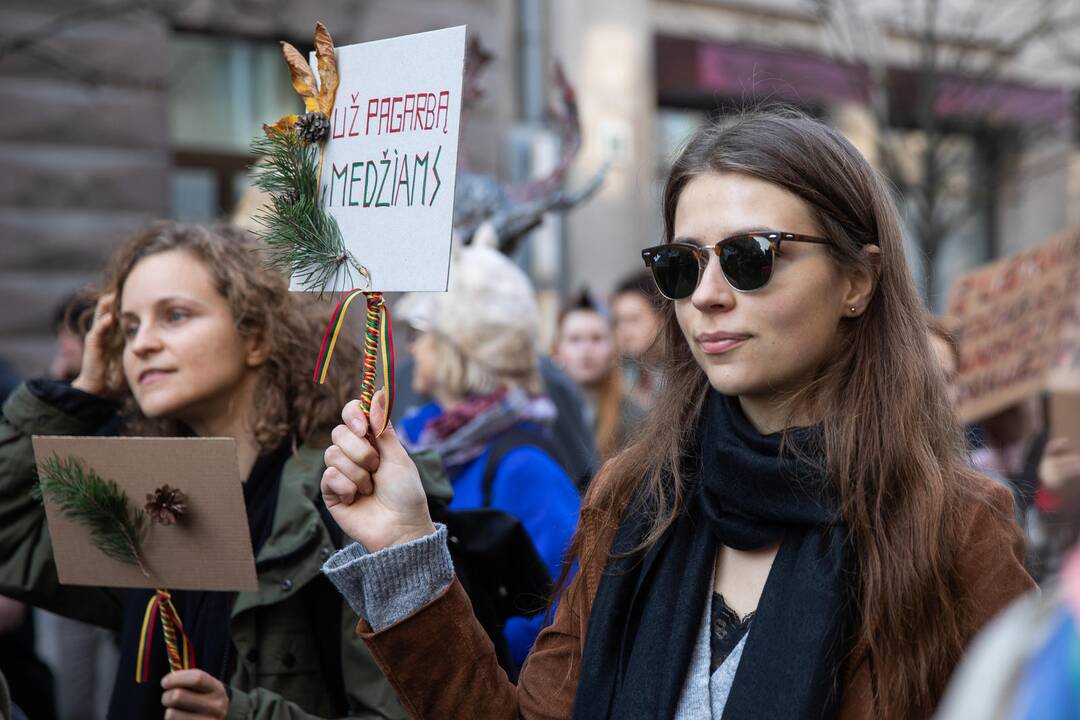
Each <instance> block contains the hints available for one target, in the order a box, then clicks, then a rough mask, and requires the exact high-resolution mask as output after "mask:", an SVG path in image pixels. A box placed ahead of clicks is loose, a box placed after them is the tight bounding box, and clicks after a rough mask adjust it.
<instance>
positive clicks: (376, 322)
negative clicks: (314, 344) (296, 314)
mask: <svg viewBox="0 0 1080 720" xmlns="http://www.w3.org/2000/svg"><path fill="white" fill-rule="evenodd" d="M361 295H363V296H364V297H365V298H366V299H367V319H366V321H365V327H364V361H363V365H362V368H361V376H360V407H361V408H362V409H363V410H364V413H365V414H370V413H371V399H372V397H374V395H375V374H376V369H377V364H378V359H379V357H380V356H381V358H382V369H383V387H384V388H385V389H386V417H385V419H384V420H383V426H382V427H381V428H379V429H378V431H377V432H376V433H375V434H376V435H379V434H381V433H382V431H383V430H385V429H386V423H388V422H389V421H390V413H391V411H393V409H394V330H393V326H392V325H391V322H390V310H389V308H387V307H386V303H385V302H384V301H383V296H382V293H377V292H375V293H365V292H364V291H363V290H350V291H349V292H348V293H346V294H345V297H343V298H341V301H340V302H339V303H338V304H337V307H336V308H335V309H334V314H333V315H331V316H330V324H329V325H327V326H326V334H325V335H324V336H323V342H322V348H321V349H320V350H319V359H318V362H317V363H316V365H315V377H314V380H315V382H317V383H319V384H320V385H322V384H323V383H324V382H326V375H327V372H328V371H329V369H330V357H331V356H332V355H333V354H334V347H335V346H336V345H337V341H338V336H339V335H340V334H341V328H342V326H343V325H344V324H345V313H346V312H348V310H349V306H350V305H351V304H352V302H353V300H355V299H356V298H358V297H360V296H361Z"/></svg>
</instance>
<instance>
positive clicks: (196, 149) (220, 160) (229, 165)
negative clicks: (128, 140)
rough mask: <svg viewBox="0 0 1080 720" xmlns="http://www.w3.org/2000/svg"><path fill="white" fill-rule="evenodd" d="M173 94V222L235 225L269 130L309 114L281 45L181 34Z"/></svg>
mask: <svg viewBox="0 0 1080 720" xmlns="http://www.w3.org/2000/svg"><path fill="white" fill-rule="evenodd" d="M168 89H169V135H170V145H171V149H172V157H173V172H172V211H173V216H174V217H176V218H177V219H179V220H185V221H190V222H208V221H213V220H218V219H221V218H227V217H229V216H230V215H231V213H232V212H233V211H234V210H235V209H236V207H237V204H238V203H239V201H240V198H241V197H242V196H243V194H244V193H245V192H247V191H248V187H249V182H248V167H249V166H250V165H251V162H252V160H253V158H252V156H251V154H250V153H249V150H248V148H249V145H250V143H251V141H252V139H253V138H254V137H255V136H256V135H257V134H258V133H261V132H262V125H263V123H272V122H274V121H276V120H277V119H278V118H279V117H281V116H282V115H285V114H287V113H294V112H300V111H301V110H302V106H301V104H300V100H299V98H298V97H297V95H296V93H295V92H294V91H293V89H292V85H291V84H290V82H289V73H288V70H287V69H286V68H285V64H284V62H283V61H282V59H281V51H280V50H279V48H278V44H277V43H276V42H262V41H252V40H246V39H239V38H229V37H222V36H216V35H201V34H196V33H187V32H177V33H175V34H174V35H173V37H172V45H171V57H170V70H169V88H168Z"/></svg>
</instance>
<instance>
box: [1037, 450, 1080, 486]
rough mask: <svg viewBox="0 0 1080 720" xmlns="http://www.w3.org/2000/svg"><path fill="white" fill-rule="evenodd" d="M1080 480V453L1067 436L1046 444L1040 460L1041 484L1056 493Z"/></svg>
mask: <svg viewBox="0 0 1080 720" xmlns="http://www.w3.org/2000/svg"><path fill="white" fill-rule="evenodd" d="M1076 482H1080V453H1077V452H1076V450H1074V449H1073V447H1072V445H1071V444H1070V443H1069V440H1068V439H1067V438H1063V437H1056V438H1053V439H1051V440H1050V442H1048V443H1047V444H1046V452H1044V453H1043V457H1042V460H1041V461H1040V462H1039V484H1040V485H1042V486H1043V487H1045V488H1046V489H1047V490H1050V491H1052V492H1055V493H1060V492H1062V491H1064V490H1065V488H1067V487H1068V486H1069V485H1071V484H1073V483H1076Z"/></svg>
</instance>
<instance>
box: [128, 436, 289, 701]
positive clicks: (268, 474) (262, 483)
mask: <svg viewBox="0 0 1080 720" xmlns="http://www.w3.org/2000/svg"><path fill="white" fill-rule="evenodd" d="M291 455H292V438H291V437H286V438H285V440H284V441H283V442H282V443H281V445H279V446H278V448H277V449H276V450H274V451H273V452H271V453H268V454H266V455H260V456H259V458H258V459H257V460H256V461H255V464H254V465H253V466H252V468H251V474H250V475H248V479H247V482H245V483H244V507H245V508H246V509H247V516H248V530H249V531H250V533H251V548H252V551H253V552H254V553H255V554H256V555H257V554H258V552H259V549H260V548H261V547H262V546H263V543H265V542H266V541H267V539H268V538H269V537H270V531H271V530H272V529H273V526H274V512H275V510H276V509H277V498H278V491H279V489H280V488H281V472H282V470H283V469H284V467H285V462H286V461H287V460H288V459H289V457H290V456H291ZM153 594H154V591H153V590H128V591H127V593H125V597H124V619H123V623H122V625H121V627H120V663H119V666H118V668H117V674H116V684H115V685H114V686H113V693H112V697H111V698H110V700H109V715H108V716H109V718H110V720H112V719H114V718H115V719H116V720H120V718H125V719H126V718H146V719H149V718H161V717H164V715H165V708H164V707H162V705H161V693H162V689H161V679H162V678H163V677H165V675H166V674H168V672H169V661H168V658H167V657H166V655H165V643H164V642H163V641H162V639H161V632H160V628H158V632H156V633H155V635H154V646H153V647H152V648H151V650H150V672H149V673H148V677H147V682H145V683H143V684H138V683H136V682H135V665H136V658H137V655H138V647H139V629H140V628H141V627H142V617H143V613H144V612H145V610H146V603H147V602H148V601H149V600H150V598H151V597H152V596H153ZM170 594H171V595H172V600H173V604H174V605H175V606H176V611H177V612H178V613H179V614H180V619H181V620H182V621H183V623H184V629H185V630H186V631H187V634H188V637H190V638H191V644H192V647H193V648H194V649H195V661H196V662H195V665H196V667H198V668H199V669H200V670H204V671H206V672H207V673H209V674H210V675H213V676H214V677H216V678H217V679H218V680H221V681H222V682H223V683H225V684H226V685H228V684H229V679H228V678H227V677H226V673H227V672H228V669H229V655H230V653H231V652H232V636H231V633H230V630H229V617H230V615H231V614H232V606H233V600H234V599H235V597H236V594H235V593H231V592H216V591H202V590H176V591H173V592H171V593H170Z"/></svg>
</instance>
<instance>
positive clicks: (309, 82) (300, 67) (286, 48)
mask: <svg viewBox="0 0 1080 720" xmlns="http://www.w3.org/2000/svg"><path fill="white" fill-rule="evenodd" d="M281 54H282V55H283V56H284V57H285V64H286V65H288V66H289V73H290V74H291V75H292V86H293V89H295V90H296V92H298V93H300V97H302V98H304V109H305V110H307V111H308V112H314V111H315V110H318V109H319V93H318V90H317V89H316V86H315V73H313V72H311V66H310V65H308V63H307V60H305V59H304V56H303V55H301V54H300V51H299V50H297V49H296V48H294V47H293V46H292V45H290V44H289V43H287V42H285V41H284V40H283V41H282V42H281Z"/></svg>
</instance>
